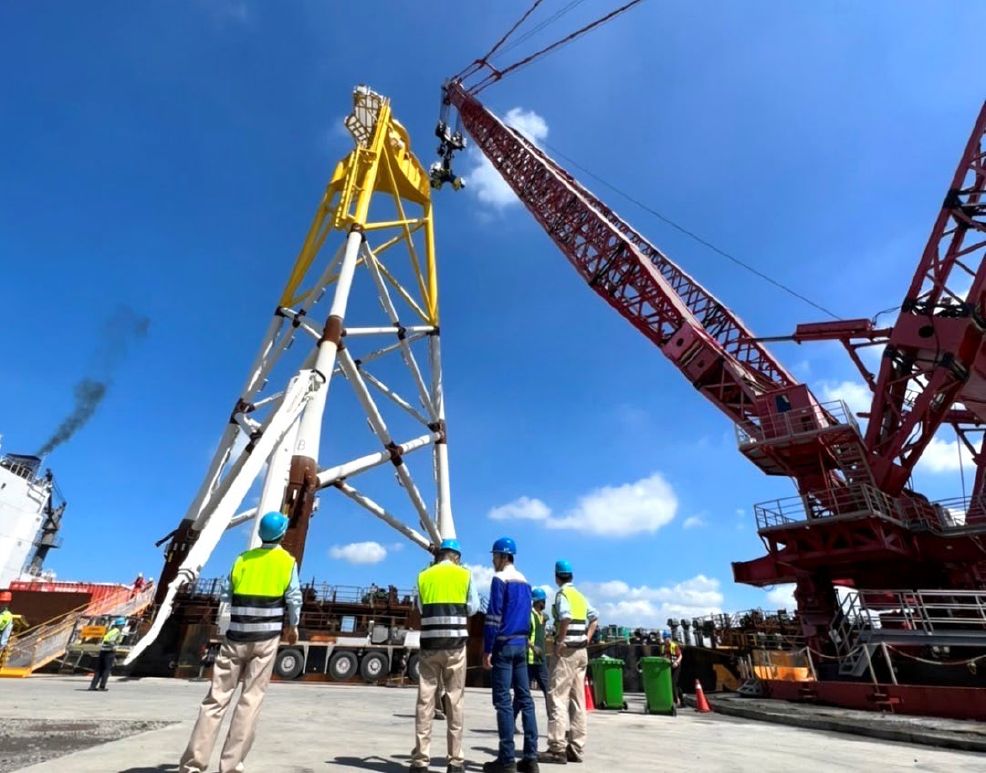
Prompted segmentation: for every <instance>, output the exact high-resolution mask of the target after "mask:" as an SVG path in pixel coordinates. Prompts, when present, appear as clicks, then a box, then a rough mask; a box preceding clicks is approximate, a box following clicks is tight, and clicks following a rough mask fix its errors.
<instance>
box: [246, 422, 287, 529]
mask: <svg viewBox="0 0 986 773" xmlns="http://www.w3.org/2000/svg"><path fill="white" fill-rule="evenodd" d="M297 440H298V422H297V421H296V422H295V423H294V424H292V425H291V428H290V429H289V430H288V431H287V434H285V435H284V439H283V440H282V441H281V442H280V444H279V445H278V446H277V448H275V449H274V453H272V454H271V455H270V459H268V461H267V477H265V478H264V486H263V489H261V492H260V502H259V504H258V505H257V512H256V513H255V515H256V517H255V518H254V519H253V529H252V530H251V532H250V547H251V548H259V547H260V534H259V530H260V519H261V518H263V517H264V514H265V513H269V512H271V511H272V510H280V509H281V503H282V502H283V500H284V489H285V488H286V487H287V485H288V473H289V472H290V471H291V454H292V453H293V451H294V446H295V443H296V442H297Z"/></svg>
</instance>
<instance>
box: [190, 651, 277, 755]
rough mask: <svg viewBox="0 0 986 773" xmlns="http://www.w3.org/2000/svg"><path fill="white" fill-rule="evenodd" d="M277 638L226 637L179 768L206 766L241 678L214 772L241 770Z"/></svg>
mask: <svg viewBox="0 0 986 773" xmlns="http://www.w3.org/2000/svg"><path fill="white" fill-rule="evenodd" d="M280 642H281V638H280V637H279V636H278V637H276V638H274V639H268V640H267V641H258V642H231V641H229V640H228V639H227V640H225V641H224V642H223V644H222V647H221V648H220V650H219V655H218V657H217V658H216V663H215V665H214V666H213V669H212V686H211V687H210V688H209V694H208V695H206V696H205V700H204V701H202V705H201V706H200V707H199V718H198V720H197V721H196V723H195V729H194V730H192V737H191V738H190V739H189V741H188V747H187V748H186V749H185V753H184V754H182V756H181V765H180V767H179V773H205V771H206V770H208V768H209V760H210V759H211V758H212V749H213V747H214V746H215V745H216V736H217V735H218V734H219V726H220V725H221V724H222V722H223V717H224V716H225V714H226V709H227V708H229V704H230V702H231V701H232V699H233V693H234V692H236V688H237V686H238V685H239V684H240V683H241V682H242V684H243V692H242V693H240V698H239V700H238V701H237V702H236V708H235V709H234V710H233V720H232V722H231V723H230V725H229V734H228V735H227V736H226V743H225V744H224V745H223V751H222V755H221V756H220V759H219V771H220V773H240V772H241V771H242V770H243V760H244V759H245V758H246V756H247V754H249V752H250V747H251V746H253V736H254V732H255V730H256V727H257V718H258V717H259V716H260V705H261V704H262V703H263V702H264V695H265V694H266V692H267V685H268V684H269V683H270V676H271V671H273V669H274V656H275V655H277V645H278V644H280Z"/></svg>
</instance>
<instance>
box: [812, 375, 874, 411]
mask: <svg viewBox="0 0 986 773" xmlns="http://www.w3.org/2000/svg"><path fill="white" fill-rule="evenodd" d="M819 386H820V389H821V393H820V398H821V401H822V402H823V403H829V402H832V401H833V400H842V401H844V402H845V404H846V405H847V406H849V410H850V411H852V412H853V413H859V412H860V411H868V410H869V408H870V405H871V404H872V402H873V393H872V392H870V389H869V387H867V386H866V384H861V383H860V382H858V381H838V382H834V381H822V382H821V384H820V385H819Z"/></svg>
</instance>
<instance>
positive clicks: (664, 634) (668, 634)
mask: <svg viewBox="0 0 986 773" xmlns="http://www.w3.org/2000/svg"><path fill="white" fill-rule="evenodd" d="M661 636H663V637H664V638H665V639H670V638H671V631H662V632H661Z"/></svg>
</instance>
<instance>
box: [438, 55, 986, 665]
mask: <svg viewBox="0 0 986 773" xmlns="http://www.w3.org/2000/svg"><path fill="white" fill-rule="evenodd" d="M484 68H490V66H489V65H487V64H486V63H485V61H484V60H479V61H478V62H477V63H476V64H475V65H473V66H472V67H471V68H470V69H468V70H467V71H465V73H464V76H463V77H468V76H469V75H471V74H473V73H475V72H478V71H481V70H483V69H484ZM495 72H496V71H494V73H495ZM463 77H457V78H454V79H452V80H451V81H449V82H447V83H446V84H445V86H444V87H443V112H442V116H441V118H440V121H439V125H438V129H437V134H438V136H439V137H440V138H442V145H441V147H440V148H439V153H440V155H442V157H443V158H442V160H441V162H440V163H438V164H436V165H435V166H433V167H432V179H433V184H434V185H436V187H438V186H440V185H441V184H442V183H444V182H455V181H456V180H457V178H456V177H455V175H454V174H453V173H452V170H451V160H452V155H453V153H454V152H455V151H456V150H458V149H461V148H462V147H463V146H464V144H465V141H464V138H463V137H462V135H461V133H460V132H452V131H451V130H450V129H449V125H450V124H449V112H450V109H455V110H457V112H458V116H459V121H461V126H462V127H463V128H464V129H465V131H466V132H467V133H468V135H469V136H470V137H471V138H472V139H473V140H474V141H475V143H476V145H477V147H478V148H479V150H480V151H481V152H482V153H483V154H484V155H485V156H486V157H487V158H488V159H489V160H490V162H491V163H492V164H493V166H494V167H495V168H496V169H497V170H498V172H499V173H500V174H501V175H502V176H503V178H504V180H505V181H506V182H507V183H508V184H509V185H510V187H511V188H512V189H513V191H514V193H515V194H516V195H517V196H518V198H519V199H520V200H521V201H522V202H523V203H524V205H525V206H526V207H527V209H528V210H529V211H530V212H531V214H533V215H534V217H535V219H537V221H538V222H539V223H540V224H541V226H542V227H543V228H544V230H545V232H546V233H547V234H548V235H549V236H550V237H551V239H552V241H554V243H555V245H556V246H557V247H558V248H559V249H560V250H561V251H562V253H563V254H564V255H565V256H566V257H567V258H568V260H569V262H571V263H572V265H573V266H574V267H575V268H576V270H577V271H578V272H579V273H580V274H581V276H582V277H583V278H584V279H585V280H586V282H587V283H588V284H589V286H590V287H591V288H592V289H593V291H594V292H596V293H597V294H598V295H600V296H601V297H602V298H603V299H604V300H605V301H606V302H607V303H609V304H610V305H611V306H613V308H615V309H616V310H617V311H618V312H619V313H620V314H621V315H622V316H623V317H625V318H626V319H627V320H628V321H629V322H630V323H631V324H632V325H633V326H634V327H636V328H637V329H638V330H639V331H640V332H642V333H643V334H644V335H645V336H647V337H648V338H649V339H650V340H651V341H652V342H653V343H654V344H655V345H656V346H658V348H660V350H661V352H662V353H663V354H664V355H665V356H666V357H667V358H668V359H669V360H670V361H671V362H672V364H674V365H675V367H677V368H678V370H679V371H681V373H682V374H683V375H684V376H685V377H686V378H687V379H688V380H689V381H690V382H691V383H692V384H693V385H694V386H695V387H696V389H698V390H699V392H701V393H702V394H703V395H704V396H705V397H706V398H707V399H709V400H710V401H711V402H712V403H713V404H715V405H716V406H717V407H718V408H719V409H720V410H722V411H723V412H724V413H725V414H726V415H727V416H728V417H729V418H730V419H731V420H732V421H733V422H735V423H736V428H737V436H738V439H739V447H740V450H741V451H742V453H743V454H744V455H746V456H747V457H748V458H749V459H750V460H751V461H752V462H753V463H754V464H756V465H757V466H758V467H760V469H761V470H763V471H764V472H765V473H766V474H768V475H783V476H789V477H791V478H792V479H793V481H794V483H795V486H796V488H797V496H795V497H791V498H790V499H787V500H778V501H776V502H765V503H762V504H759V505H757V506H756V514H757V525H758V531H759V534H760V536H761V538H762V540H763V542H764V545H765V547H766V549H767V553H766V555H764V556H763V557H761V558H759V559H756V560H754V561H747V562H740V563H734V564H733V572H734V576H735V578H736V580H737V581H739V582H744V583H750V584H753V585H759V586H768V585H773V584H776V583H782V582H793V583H796V586H797V587H796V591H795V595H796V598H797V600H798V609H799V615H800V619H801V622H802V626H803V627H804V629H805V634H806V636H807V637H808V639H809V641H810V642H812V645H813V646H815V647H817V648H819V649H828V648H830V646H831V641H830V639H829V636H828V634H829V631H830V629H831V626H832V623H833V619H834V618H835V617H837V615H838V604H837V599H836V594H835V591H834V586H836V585H846V586H849V587H856V588H874V587H888V586H893V585H895V584H897V585H900V586H901V587H938V588H953V589H956V590H959V589H983V588H986V547H984V543H983V540H982V538H983V536H984V535H986V501H984V494H986V492H984V491H983V486H984V485H986V474H984V472H983V470H984V469H986V457H984V456H983V454H982V452H981V449H979V448H975V447H974V446H973V443H972V440H971V439H970V438H969V435H971V434H973V433H976V432H982V429H981V427H982V425H983V424H984V422H986V383H984V377H986V352H984V349H983V345H984V338H983V335H984V331H986V261H984V258H986V198H984V195H983V194H984V192H986V105H984V106H983V109H982V111H981V113H980V115H979V118H978V119H977V121H976V124H975V126H974V128H973V132H972V135H971V137H970V139H969V142H968V144H967V146H966V148H965V150H964V152H963V155H962V157H961V159H960V162H959V165H958V169H957V171H956V173H955V176H954V178H953V181H952V184H951V186H950V188H949V190H948V192H947V194H946V196H945V197H944V202H943V206H942V210H941V212H940V213H939V216H938V219H937V221H936V223H935V227H934V229H933V231H932V235H931V238H930V239H929V242H928V246H927V248H926V249H925V251H924V253H923V255H922V258H921V261H920V263H919V265H918V268H917V270H916V272H915V276H914V280H913V282H912V283H911V287H910V289H909V291H908V294H907V296H906V298H905V300H904V302H903V303H902V305H901V312H900V316H899V317H898V319H897V322H896V323H895V325H894V326H893V328H890V329H886V330H879V329H876V328H875V327H874V326H873V324H872V323H870V322H869V321H868V320H839V321H837V322H834V323H821V324H810V325H800V326H799V328H798V332H797V333H796V335H795V336H794V339H795V340H798V341H807V340H819V339H833V340H839V341H841V342H842V343H843V344H844V345H845V346H846V348H847V350H848V351H849V354H850V356H851V357H852V359H853V362H854V363H855V364H856V365H857V367H858V368H859V369H860V371H861V372H862V374H863V377H864V379H865V380H866V382H867V384H868V385H869V386H870V388H871V389H872V390H873V392H874V396H873V407H872V408H871V410H870V412H869V414H867V416H869V418H870V421H869V425H868V429H867V430H866V431H865V433H864V432H863V431H861V429H860V427H859V425H858V423H857V422H856V420H855V417H853V416H852V414H851V413H850V412H849V410H848V409H847V408H846V406H845V405H844V404H843V403H841V402H836V403H830V404H824V405H823V404H820V403H819V402H818V400H817V399H816V398H815V397H814V395H813V394H812V393H811V391H810V390H809V389H808V387H807V386H806V385H804V384H800V383H798V382H797V380H796V379H794V378H793V377H792V376H791V375H790V373H788V371H787V370H785V369H784V367H783V366H782V365H781V364H780V363H779V362H778V361H777V360H776V359H775V358H774V357H773V356H772V355H771V353H770V352H769V351H768V350H767V349H766V348H765V346H764V345H763V343H762V342H761V341H760V340H758V339H757V338H756V337H755V336H754V335H753V333H752V332H751V331H750V330H748V329H747V328H746V326H745V325H743V323H742V322H741V321H740V320H739V318H738V317H737V316H736V315H735V314H734V313H733V312H731V311H730V310H729V309H728V308H726V306H725V305H724V304H722V303H721V302H720V301H719V300H718V299H716V298H715V297H713V296H712V295H711V294H710V293H709V292H708V291H707V290H705V289H704V288H702V287H701V285H699V284H698V283H697V282H696V281H695V280H694V279H692V278H691V277H690V276H688V274H687V273H685V272H684V271H683V270H682V269H681V268H680V267H678V266H677V265H675V264H674V263H673V262H672V261H671V260H670V259H669V258H668V257H667V256H666V255H664V254H663V253H662V252H661V251H660V250H658V249H657V248H656V247H654V246H653V245H651V244H650V243H649V242H648V241H647V240H646V239H644V238H643V237H642V236H641V235H640V234H639V233H638V232H636V231H635V230H634V229H633V228H631V227H630V226H629V225H628V224H627V223H626V222H625V221H624V220H622V219H621V218H620V217H619V216H618V215H616V213H615V212H613V210H611V209H610V208H609V207H607V206H606V205H605V204H604V203H603V202H602V201H601V200H599V199H598V198H597V197H596V196H594V195H593V194H592V193H591V192H589V191H588V190H587V189H586V188H585V187H583V186H582V185H581V184H580V183H579V182H578V181H576V180H575V178H574V177H573V176H572V175H571V174H569V173H568V172H567V171H565V170H564V169H563V168H562V167H561V166H560V165H558V164H557V163H555V162H554V161H553V160H552V159H551V158H549V157H548V156H547V155H546V154H545V153H544V152H543V151H542V150H541V149H540V148H539V147H537V146H536V145H535V144H534V143H532V142H531V141H530V140H528V139H527V138H525V137H524V136H523V135H522V134H521V133H520V132H518V131H516V130H514V129H512V128H510V127H508V126H506V125H505V124H504V123H503V122H502V121H500V120H499V119H498V118H497V117H496V116H495V115H493V113H491V112H490V111H489V110H487V109H486V108H485V107H484V106H483V105H482V104H481V103H480V102H479V101H478V100H477V99H476V97H475V95H474V92H475V89H470V88H467V87H466V86H465V85H464V83H463ZM484 84H485V82H480V85H481V86H482V85H484ZM966 284H968V286H967V287H966V286H965V285H966ZM865 346H884V347H885V349H884V357H883V360H882V365H881V368H880V373H879V375H878V376H876V375H874V374H873V373H870V372H869V370H868V369H867V368H866V366H865V364H864V362H863V360H862V359H861V358H860V357H859V354H858V350H859V349H860V348H861V347H865ZM944 423H948V424H951V425H953V426H955V427H956V429H957V430H958V431H959V432H960V435H961V436H962V437H963V439H964V441H965V442H966V443H967V445H969V447H970V449H971V450H973V452H974V457H975V461H976V466H977V476H976V483H975V487H974V490H973V496H972V497H971V498H968V499H966V498H963V499H959V500H951V501H948V502H938V503H933V502H929V501H928V499H927V498H926V497H924V496H923V495H921V494H920V493H918V492H915V491H913V490H911V489H909V488H908V487H907V483H908V481H909V478H910V475H911V472H912V470H913V468H914V465H915V464H916V463H917V461H918V459H919V458H920V456H921V453H922V451H923V450H924V449H925V448H926V447H927V445H928V443H930V441H931V439H932V438H933V437H934V435H935V432H936V431H937V430H938V429H939V428H940V427H941V426H942V425H943V424H944Z"/></svg>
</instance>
